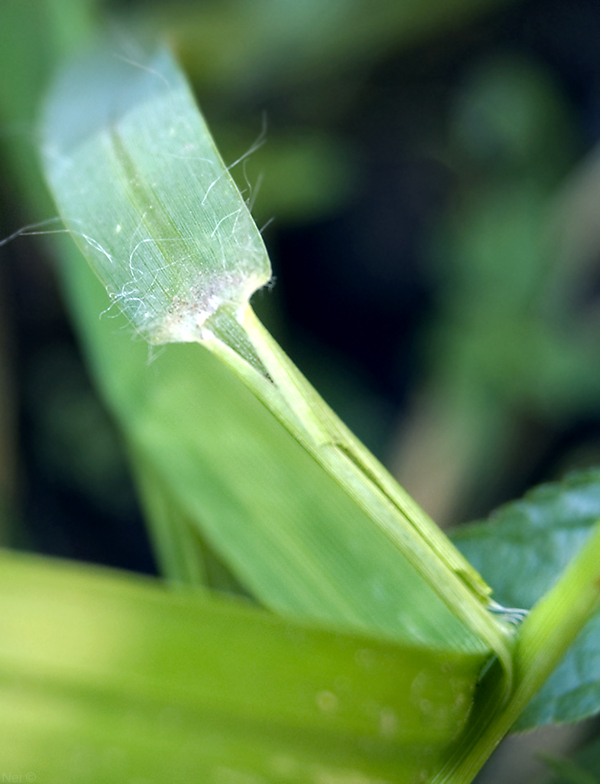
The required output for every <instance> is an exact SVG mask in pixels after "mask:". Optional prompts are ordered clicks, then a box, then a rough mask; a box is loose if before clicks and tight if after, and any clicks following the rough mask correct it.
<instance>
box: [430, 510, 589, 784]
mask: <svg viewBox="0 0 600 784" xmlns="http://www.w3.org/2000/svg"><path fill="white" fill-rule="evenodd" d="M599 608H600V521H599V522H598V523H596V525H595V527H594V529H593V532H592V534H591V536H590V538H589V539H588V541H587V542H586V544H585V545H584V546H583V547H582V549H581V551H580V552H579V554H578V555H577V556H576V557H575V558H574V559H573V560H572V561H571V563H570V564H569V566H568V567H567V569H566V570H565V571H564V573H563V574H562V575H561V577H560V579H559V580H558V582H557V583H556V585H555V586H554V587H553V588H552V589H551V590H550V591H548V593H547V594H545V596H544V597H543V598H542V599H541V600H540V601H539V602H538V603H537V604H536V605H535V607H534V608H533V610H532V611H531V613H530V614H529V616H528V617H527V618H526V619H525V621H524V622H523V625H522V626H521V629H520V633H519V635H518V638H517V641H516V646H515V652H514V660H515V670H514V688H513V691H512V693H511V695H510V698H509V699H508V701H506V702H504V703H503V704H502V702H501V700H500V701H499V700H498V699H497V695H494V694H492V691H493V689H490V690H489V692H488V691H486V689H485V687H484V690H483V691H484V693H483V694H482V697H481V699H480V700H479V703H478V705H477V707H476V708H475V710H474V712H473V715H472V716H471V719H470V720H469V729H468V730H467V731H466V733H465V735H464V737H463V738H462V741H461V743H460V744H459V745H458V747H457V748H456V749H455V751H454V753H453V754H452V756H451V758H450V759H449V760H448V762H447V763H446V765H445V766H444V767H443V768H442V769H441V770H440V771H439V772H438V773H437V774H436V775H435V776H434V778H433V779H431V781H430V782H429V784H468V783H469V782H470V781H472V780H473V777H474V776H475V775H476V774H477V772H478V771H479V770H480V768H481V767H482V765H483V763H484V762H485V761H486V760H487V759H488V757H489V756H490V754H491V753H492V751H493V750H494V749H495V748H496V746H497V745H498V743H500V741H501V740H502V738H503V737H504V736H505V735H506V733H507V732H508V731H509V730H510V728H511V727H512V725H513V724H514V723H515V721H516V720H517V718H518V717H519V715H520V713H521V712H522V711H523V709H524V708H525V707H526V706H527V704H528V702H529V701H530V700H531V698H532V697H533V696H534V695H535V694H536V692H538V691H539V689H540V688H541V686H542V685H543V684H544V682H545V681H546V680H547V678H548V677H549V676H550V675H551V673H552V672H553V670H554V669H555V667H556V666H557V664H558V663H559V662H560V660H561V659H562V657H563V656H564V654H565V653H566V652H567V650H568V649H569V647H570V646H571V644H572V643H573V642H574V640H575V638H576V637H577V635H578V634H579V632H580V631H581V630H582V629H583V627H584V626H585V625H586V623H587V622H588V621H589V620H590V618H591V616H592V615H593V613H594V612H595V611H596V610H598V609H599ZM494 701H495V702H496V705H495V708H494Z"/></svg>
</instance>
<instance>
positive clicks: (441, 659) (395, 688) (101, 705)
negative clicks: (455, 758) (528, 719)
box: [0, 552, 479, 784]
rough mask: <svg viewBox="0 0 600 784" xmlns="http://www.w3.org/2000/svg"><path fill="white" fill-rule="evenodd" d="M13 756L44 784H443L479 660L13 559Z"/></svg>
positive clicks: (5, 607) (6, 688)
mask: <svg viewBox="0 0 600 784" xmlns="http://www.w3.org/2000/svg"><path fill="white" fill-rule="evenodd" d="M0 626H1V627H2V635H1V637H0V673H1V676H2V678H1V687H0V693H1V700H0V728H1V731H0V757H1V759H2V765H3V770H4V771H12V772H18V773H20V774H21V775H23V776H24V775H25V774H26V773H27V772H30V773H31V774H33V775H35V776H36V780H38V781H69V782H72V783H73V784H77V783H79V782H81V783H82V784H83V782H89V781H95V782H105V781H106V782H114V781H132V782H133V781H161V782H178V783H179V782H181V781H186V780H189V781H203V782H204V781H206V782H214V784H221V783H222V784H228V783H230V784H234V783H235V782H242V781H243V782H248V783H250V782H252V784H255V783H258V782H264V783H265V784H266V783H267V782H273V784H282V782H285V783H289V784H307V783H308V782H314V783H315V784H326V783H329V782H332V783H333V782H335V783H336V784H337V783H338V782H339V784H345V783H346V782H360V784H387V783H389V784H392V782H393V783H394V784H397V783H398V782H411V781H416V780H425V779H426V778H427V776H428V775H429V774H430V773H431V771H432V770H433V768H434V767H435V766H436V765H437V764H438V762H439V759H440V756H441V754H442V753H443V751H444V750H445V748H446V747H447V745H448V744H449V743H451V742H452V740H453V739H454V738H455V737H456V735H457V733H458V732H459V731H460V730H461V728H462V726H463V724H464V722H465V719H466V717H467V714H468V712H469V708H470V704H471V700H472V692H473V679H474V677H475V676H476V673H477V670H478V668H479V658H478V657H477V656H463V657H460V658H459V659H456V660H454V661H449V660H448V659H447V658H446V657H445V656H443V655H440V654H438V653H435V652H433V651H430V650H427V649H424V648H418V647H413V648H411V647H403V648H400V647H398V646H396V645H394V644H391V643H386V642H382V641H378V640H373V639H369V638H367V637H364V636H357V635H352V636H349V635H342V634H337V633H332V632H331V631H327V630H324V629H320V628H317V627H311V626H307V625H301V624H295V623H292V622H290V621H289V620H287V619H283V618H278V617H276V616H273V615H270V614H268V613H266V612H264V611H260V610H256V609H253V608H251V607H249V606H247V605H246V604H244V603H243V602H239V601H231V600H224V599H218V600H217V599H215V598H210V597H208V596H207V595H205V594H203V593H201V592H198V591H192V590H183V589H182V590H180V591H167V590H165V588H164V587H162V586H161V585H160V584H159V583H157V582H155V581H153V580H149V579H147V578H139V577H138V578H135V577H133V576H128V575H126V574H119V573H117V572H110V571H108V570H100V569H96V568H89V567H88V568H83V567H80V566H77V565H75V564H69V563H61V562H55V561H51V560H43V559H40V558H36V557H31V556H23V555H16V554H14V553H13V554H9V553H5V552H0Z"/></svg>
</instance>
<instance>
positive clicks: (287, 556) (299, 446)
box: [44, 50, 510, 672]
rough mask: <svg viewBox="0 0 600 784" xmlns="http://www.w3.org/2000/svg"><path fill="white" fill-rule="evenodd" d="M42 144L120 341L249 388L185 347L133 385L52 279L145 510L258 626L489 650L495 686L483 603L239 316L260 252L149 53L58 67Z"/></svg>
mask: <svg viewBox="0 0 600 784" xmlns="http://www.w3.org/2000/svg"><path fill="white" fill-rule="evenodd" d="M82 115H83V116H82ZM200 137H202V138H200ZM44 140H45V141H44V158H45V166H46V171H47V175H48V179H49V182H50V184H51V187H52V189H53V192H54V195H55V197H56V200H57V204H58V206H59V209H60V211H61V214H62V215H63V217H64V219H65V223H66V225H67V227H68V228H69V230H70V232H71V233H72V234H73V236H74V237H75V239H76V240H77V242H78V244H79V246H80V247H81V249H82V250H83V251H84V253H85V255H86V257H87V258H88V259H89V261H90V262H91V264H92V266H93V267H94V269H95V271H96V273H97V274H98V276H99V277H100V278H101V280H102V281H103V282H104V283H105V285H106V287H107V290H108V292H109V296H110V298H111V299H112V301H113V302H118V303H119V304H121V305H122V307H123V309H124V310H125V312H126V313H127V315H128V317H129V318H130V320H131V321H132V322H133V325H134V328H135V329H136V330H137V331H138V332H141V334H142V335H144V336H145V337H146V338H147V339H149V340H150V341H151V342H171V341H191V340H197V341H200V342H202V343H204V344H205V345H206V346H207V347H208V348H210V349H211V350H212V351H213V352H214V353H215V354H217V356H218V357H219V358H220V359H222V360H224V361H225V362H226V363H227V364H229V365H230V367H231V368H233V369H234V370H235V372H236V373H237V374H238V376H239V377H240V378H241V379H242V380H243V381H244V382H245V383H246V384H247V385H248V386H249V387H250V389H251V390H252V392H249V391H248V390H247V389H245V388H244V387H243V386H242V384H241V383H240V382H239V380H238V379H236V378H235V376H233V375H232V374H231V372H230V371H229V370H228V369H227V368H225V367H223V366H222V365H220V364H219V363H218V362H217V361H216V360H215V359H214V358H213V357H211V356H209V355H208V354H207V353H206V352H203V351H202V349H201V348H199V347H197V346H192V347H184V346H175V347H169V348H167V349H166V350H165V351H164V354H162V355H161V356H160V357H159V358H158V359H157V360H156V362H155V363H154V365H153V367H152V368H151V369H149V368H148V367H147V365H146V361H145V356H144V352H143V349H142V350H141V351H140V350H139V347H138V350H136V349H135V348H132V346H131V343H130V342H128V341H126V340H124V338H123V336H122V335H121V336H120V339H119V336H115V334H114V332H115V328H114V323H111V321H110V320H108V319H105V320H104V321H103V322H100V323H99V322H98V320H97V317H96V314H97V313H98V312H99V310H101V309H104V310H106V305H104V306H100V307H99V306H98V305H92V302H99V301H100V300H98V295H97V292H95V291H93V290H92V288H90V283H89V280H88V279H87V278H86V276H85V272H82V271H81V269H77V268H76V267H71V268H70V269H69V271H68V275H69V278H70V286H71V290H72V292H73V299H74V301H75V303H76V307H77V308H78V309H79V313H80V319H81V323H82V328H83V329H84V331H85V333H86V335H87V338H88V340H89V346H90V350H91V351H92V352H93V353H94V354H95V362H96V366H97V369H98V378H99V382H100V383H101V384H102V385H103V387H104V390H105V393H106V395H107V398H108V399H109V401H110V402H111V405H112V407H113V410H114V411H115V413H116V414H117V416H118V417H119V420H120V422H121V425H122V427H123V429H124V431H125V433H126V434H127V438H128V439H129V441H130V444H131V446H132V452H133V454H134V455H138V456H140V457H141V459H142V460H143V461H144V464H145V469H144V471H151V472H153V474H154V475H155V476H156V477H158V481H157V484H156V487H157V488H159V487H161V488H162V492H165V493H166V494H167V495H168V504H165V506H164V508H167V507H168V506H169V505H171V506H172V505H173V504H176V505H179V507H180V510H179V513H178V514H177V515H176V519H178V520H183V519H187V520H189V521H190V524H191V525H193V526H194V527H197V530H198V531H201V532H202V535H203V536H205V537H206V538H207V540H208V542H209V544H210V545H211V546H212V547H213V548H214V550H215V551H216V552H217V553H218V554H219V555H220V556H221V557H222V558H223V559H224V560H225V561H226V562H227V564H228V565H229V566H230V567H231V568H232V570H233V571H234V572H235V573H236V575H237V576H238V577H239V578H240V580H241V581H242V582H243V583H244V584H245V585H246V586H247V587H248V588H249V589H250V590H251V591H252V592H253V593H254V595H255V596H257V597H258V598H259V600H260V601H262V602H264V603H265V604H266V605H267V606H269V607H272V608H273V609H276V610H278V611H281V612H293V613H295V614H296V615H298V616H304V617H312V618H320V619H322V620H327V621H328V622H331V623H337V624H340V625H346V626H348V627H353V628H363V629H366V630H374V631H375V630H376V631H377V633H379V634H383V635H385V636H387V637H391V638H394V639H405V640H411V641H413V642H423V641H425V640H426V641H428V642H429V644H430V645H432V646H435V647H437V648H439V649H446V650H448V651H449V652H450V651H454V652H457V651H463V650H464V651H478V652H480V654H481V655H482V657H485V655H486V654H487V653H489V652H490V649H492V650H494V651H495V652H497V653H498V655H499V656H500V657H501V659H502V661H503V663H504V665H505V669H506V670H507V672H508V671H509V670H510V656H509V654H508V650H507V645H506V630H505V628H504V627H503V626H502V624H501V623H500V622H496V620H495V619H493V618H492V617H491V616H490V615H489V614H488V613H487V611H486V602H487V592H488V589H487V586H486V585H485V584H484V583H483V581H481V579H480V577H479V575H478V574H477V573H476V572H475V571H474V570H473V569H472V568H471V566H470V565H469V563H468V562H467V561H466V560H464V559H463V558H462V557H461V556H460V554H459V553H458V551H456V550H455V549H454V548H453V547H452V546H451V545H450V543H449V542H448V541H447V539H446V538H445V537H444V536H443V535H442V534H441V533H440V531H439V530H438V529H437V528H436V526H435V525H434V524H433V523H432V521H431V520H429V519H428V518H427V517H426V516H425V515H424V513H423V512H422V511H421V510H419V509H418V507H417V506H416V504H414V502H413V501H412V500H411V499H409V498H408V497H407V496H406V494H405V493H404V492H403V491H402V490H401V488H399V487H398V486H397V484H395V483H394V482H393V480H392V479H391V477H389V475H388V474H386V473H385V471H384V470H383V469H382V468H381V466H379V464H378V463H377V461H375V460H374V458H373V457H372V456H371V455H370V454H369V453H368V452H367V451H366V450H365V449H364V447H362V445H360V444H359V443H358V442H357V441H356V439H355V438H354V437H353V436H352V434H350V433H349V432H348V431H347V430H346V429H345V428H344V427H343V425H341V423H339V421H338V420H337V418H335V416H334V415H333V413H332V412H330V410H329V409H328V408H327V407H326V406H325V404H324V403H323V401H321V400H320V398H319V397H318V395H317V394H316V393H315V392H314V390H313V389H312V388H311V387H310V385H308V383H307V382H306V381H305V380H304V379H303V378H302V377H301V375H300V374H299V372H298V371H297V370H296V368H295V367H294V366H293V364H292V363H291V362H290V361H289V359H287V357H285V356H284V355H283V353H282V352H281V350H280V349H279V347H278V346H277V345H276V344H275V342H274V341H273V340H272V338H270V336H268V335H267V334H266V332H265V330H264V329H263V328H262V327H261V325H260V324H259V323H258V322H257V320H256V318H255V317H254V316H253V313H252V311H251V310H250V308H249V307H248V306H247V303H246V302H245V300H247V298H248V297H249V295H250V294H251V293H252V291H254V290H255V288H256V287H257V285H260V283H261V282H264V281H265V280H266V278H267V277H268V272H269V269H268V261H267V259H266V256H265V255H264V248H263V246H262V243H261V242H260V238H259V235H258V232H257V230H256V228H255V227H254V225H253V224H252V222H251V218H250V216H249V213H248V212H247V209H246V206H245V204H244V202H243V200H242V199H241V196H240V194H239V193H238V192H237V190H236V189H235V187H234V186H233V183H232V182H231V180H230V178H229V175H228V172H227V170H226V168H225V167H224V165H223V164H222V162H221V161H220V159H219V158H218V155H217V154H216V152H215V151H214V146H213V142H212V140H211V138H210V135H209V134H208V131H207V130H206V127H205V126H204V123H203V121H202V119H201V117H200V115H199V113H198V111H197V108H196V106H195V105H194V102H193V100H192V97H191V93H190V91H189V89H188V87H187V85H186V82H185V79H184V78H183V76H182V75H181V74H180V72H179V71H178V69H177V67H176V65H175V64H174V63H173V61H172V60H171V58H170V57H169V56H168V54H167V53H165V51H164V50H160V51H159V52H158V53H154V54H151V55H150V56H148V57H146V58H145V59H143V60H141V61H140V62H131V61H124V60H123V59H117V58H115V57H114V56H107V55H106V53H104V56H103V57H100V56H93V57H91V58H84V59H83V61H76V62H75V63H74V64H71V66H70V67H69V68H67V70H66V72H65V74H64V75H63V76H62V78H61V79H59V81H58V85H57V86H56V88H55V89H54V91H53V92H52V93H51V95H50V98H49V103H48V109H47V112H46V119H45V123H44ZM219 167H220V169H219ZM265 405H266V406H267V407H268V408H269V409H271V411H272V412H273V413H274V414H275V416H276V417H277V418H274V417H273V416H271V415H270V414H269V412H268V411H267V409H266V408H265ZM277 420H279V421H277ZM146 492H147V491H146ZM164 519H166V518H164ZM174 519H175V517H174ZM170 535H176V532H175V530H174V529H171V531H170ZM156 538H160V537H156ZM182 549H183V548H181V547H179V548H174V552H175V551H178V552H179V553H181V552H182ZM167 560H168V559H167ZM178 560H179V561H180V560H181V559H179V558H178V557H176V558H175V559H174V560H173V558H171V562H178ZM184 571H186V573H189V570H187V569H185V567H184Z"/></svg>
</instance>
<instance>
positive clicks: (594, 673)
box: [454, 471, 600, 730]
mask: <svg viewBox="0 0 600 784" xmlns="http://www.w3.org/2000/svg"><path fill="white" fill-rule="evenodd" d="M598 518H600V471H585V472H581V473H577V474H574V475H572V476H570V477H568V478H567V479H566V480H565V481H564V482H562V483H557V484H550V485H543V486H541V487H538V488H536V489H535V490H533V491H531V492H530V493H528V494H527V495H526V496H525V498H524V499H523V500H521V501H515V502H513V503H510V504H507V505H506V506H503V507H501V508H500V509H499V510H498V511H496V512H495V513H494V514H493V515H492V516H491V518H490V520H489V521H488V522H485V523H478V524H474V525H469V526H465V527H464V528H461V529H459V530H458V531H457V532H456V534H455V535H454V541H455V543H456V544H457V546H458V547H459V548H460V550H461V551H462V552H463V553H464V554H465V555H466V556H467V558H469V560H470V561H471V562H472V563H473V564H474V566H475V567H476V568H477V569H479V570H480V571H481V573H482V574H483V575H484V577H485V578H486V580H488V582H489V583H490V585H491V586H492V587H493V589H494V598H495V599H497V601H498V602H500V603H501V604H503V605H505V606H506V607H514V608H525V609H529V608H531V607H532V606H533V604H534V603H535V602H536V601H537V600H538V599H540V598H541V596H543V594H545V593H546V592H547V591H548V590H549V589H550V588H551V587H552V586H553V585H554V583H555V582H556V580H557V579H558V577H559V575H560V573H561V572H562V571H563V569H564V568H565V566H566V565H567V563H568V562H569V561H570V560H571V558H572V557H573V556H574V555H575V553H576V552H578V551H579V549H580V548H581V546H582V545H583V543H584V542H585V541H586V539H587V538H588V536H589V534H590V530H591V527H592V525H593V524H594V523H595V522H596V521H597V520H598ZM599 711H600V616H598V615H597V616H596V617H595V618H594V619H593V620H592V621H590V622H589V623H588V624H587V626H586V627H585V629H584V630H583V631H582V632H581V633H580V635H579V637H578V638H577V641H576V643H575V644H574V645H573V646H572V647H571V648H570V650H569V651H568V653H567V654H566V656H565V657H564V659H563V661H562V662H561V664H560V665H559V667H558V668H557V669H556V670H555V672H554V673H553V675H551V676H550V678H549V679H548V681H547V682H546V684H545V685H544V686H543V687H542V689H541V690H540V692H538V694H537V695H536V696H535V697H534V698H533V700H532V701H531V702H530V703H529V705H528V707H527V708H526V710H525V711H524V712H523V713H522V715H521V716H520V718H519V720H518V721H517V723H516V725H515V727H514V729H515V730H525V729H530V728H532V727H536V726H540V725H543V724H556V723H561V722H574V721H579V720H580V719H583V718H585V717H587V716H592V715H594V714H596V713H598V712H599Z"/></svg>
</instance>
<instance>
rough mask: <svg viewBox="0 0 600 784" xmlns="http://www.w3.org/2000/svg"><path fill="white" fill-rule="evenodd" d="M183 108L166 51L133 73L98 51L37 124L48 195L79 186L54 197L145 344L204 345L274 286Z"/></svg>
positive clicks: (252, 233) (184, 97)
mask: <svg viewBox="0 0 600 784" xmlns="http://www.w3.org/2000/svg"><path fill="white" fill-rule="evenodd" d="M83 84H85V85H86V89H85V90H82V89H81V88H82V85H83ZM74 96H77V100H73V97H74ZM190 105H193V97H192V95H191V92H190V88H189V86H188V84H187V81H186V80H185V79H184V78H183V75H182V74H181V72H180V71H179V69H178V68H177V67H176V66H175V63H174V62H173V60H172V59H171V57H170V55H169V54H168V52H167V51H166V50H159V51H158V52H157V53H156V54H154V56H153V57H152V58H151V59H148V58H147V57H143V56H142V57H141V62H140V63H139V64H138V63H136V62H134V61H132V60H128V59H125V58H124V57H122V56H120V55H119V54H118V53H117V52H113V53H112V57H110V56H107V55H106V52H105V51H104V50H101V51H100V53H99V54H97V55H96V56H88V57H86V58H84V59H82V60H79V61H78V64H77V67H76V68H73V67H71V68H69V69H67V70H66V71H65V72H64V74H63V76H62V78H61V79H60V80H59V81H58V83H57V86H56V88H55V90H54V93H53V100H52V101H51V102H50V103H49V105H48V110H47V112H46V115H45V121H44V124H45V128H44V135H45V139H46V144H45V146H44V157H45V162H46V171H47V174H48V178H49V180H50V182H51V183H52V187H53V189H54V192H55V193H57V194H64V193H65V192H66V191H67V190H71V192H72V189H73V184H74V181H75V180H76V182H77V199H72V200H66V199H64V198H61V199H60V202H61V207H62V217H63V220H64V222H65V225H66V226H67V228H68V229H69V230H70V232H71V234H72V236H73V237H74V238H75V240H76V242H77V243H78V244H79V246H80V247H81V248H82V250H83V251H84V253H85V254H86V257H87V258H88V260H89V261H90V263H91V264H92V266H93V268H94V270H95V271H96V273H97V275H98V276H99V277H100V278H101V280H102V281H103V282H104V283H105V285H106V287H107V290H108V292H109V294H110V296H111V299H112V301H113V302H115V303H118V304H119V305H120V307H121V308H122V309H123V310H124V311H125V313H126V314H127V315H128V316H129V318H130V319H131V321H132V322H133V323H134V325H135V327H136V329H137V330H138V331H139V332H140V334H141V335H143V337H144V338H146V340H148V341H150V342H153V343H165V342H171V341H189V340H195V339H198V338H203V337H204V324H205V322H206V320H207V319H208V318H209V316H210V315H212V314H213V313H215V312H216V310H217V309H218V308H219V307H221V306H222V305H223V304H224V303H227V304H229V305H231V306H232V307H240V306H241V305H245V304H246V302H247V300H248V298H249V297H250V295H251V294H252V293H253V292H254V291H256V289H258V288H260V287H261V286H263V285H264V284H265V283H267V281H268V280H269V278H270V277H271V268H270V264H269V260H268V257H267V253H266V250H265V247H264V245H263V243H262V240H261V237H260V234H259V232H258V230H257V228H256V226H255V224H254V222H253V220H252V218H251V217H250V213H249V212H248V210H247V208H246V205H245V204H244V203H243V202H242V200H241V198H240V194H239V191H238V190H237V187H236V186H235V184H234V182H233V180H232V179H231V176H230V174H229V172H228V170H227V169H226V167H225V166H224V164H223V162H222V160H221V158H220V156H219V154H218V152H217V150H216V148H215V146H214V144H213V141H212V138H211V136H210V134H209V133H208V130H207V128H206V125H205V123H204V121H203V119H202V116H201V115H200V113H199V112H198V111H193V112H190V111H189V106H190ZM99 162H102V163H101V165H99ZM166 170H168V171H169V172H170V177H171V182H172V183H173V187H172V188H170V189H169V190H165V188H164V177H165V171H166ZM99 195H101V197H102V201H103V205H102V210H101V212H99V211H98V196H99ZM90 227H93V235H90V234H88V231H89V230H90Z"/></svg>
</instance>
